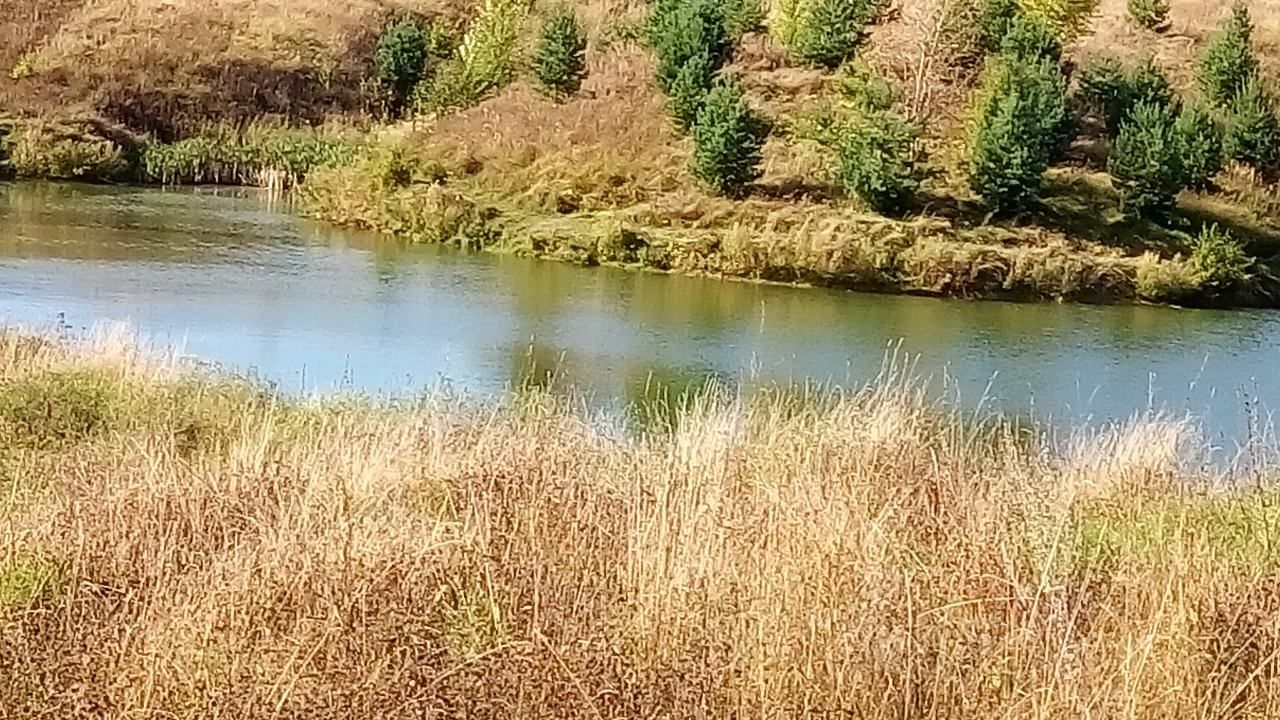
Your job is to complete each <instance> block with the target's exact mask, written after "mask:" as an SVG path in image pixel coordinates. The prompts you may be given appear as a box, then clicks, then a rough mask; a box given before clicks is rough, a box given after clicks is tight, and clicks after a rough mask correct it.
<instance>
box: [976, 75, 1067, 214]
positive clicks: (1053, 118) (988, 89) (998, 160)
mask: <svg viewBox="0 0 1280 720" xmlns="http://www.w3.org/2000/svg"><path fill="white" fill-rule="evenodd" d="M974 120H975V126H974V128H973V134H972V136H971V138H970V145H971V146H970V151H971V158H970V160H971V165H970V175H969V184H970V187H971V188H972V189H973V191H974V192H976V193H977V194H978V195H981V196H982V198H983V199H984V200H985V201H986V202H987V204H988V205H990V206H991V207H992V208H993V209H994V210H996V211H997V212H1009V211H1016V210H1020V209H1022V208H1024V207H1026V206H1027V205H1028V204H1030V203H1031V201H1033V200H1034V199H1035V198H1036V197H1037V195H1038V193H1039V190H1040V185H1041V181H1042V178H1043V175H1044V172H1045V170H1046V169H1047V168H1048V166H1049V163H1050V162H1051V161H1052V160H1053V159H1054V157H1055V155H1056V154H1057V153H1059V152H1061V149H1062V145H1063V138H1064V135H1063V133H1064V128H1066V127H1068V126H1069V124H1070V115H1069V113H1068V112H1067V105H1066V78H1065V77H1064V76H1063V75H1062V71H1061V68H1060V67H1059V66H1058V64H1057V63H1055V62H1052V61H1049V60H1041V61H1039V62H1036V63H1023V62H1019V61H1017V60H1013V59H1009V58H996V59H995V60H994V61H993V62H992V63H991V64H989V65H988V67H987V70H986V72H985V75H984V78H983V85H982V88H981V90H980V94H979V100H978V104H977V108H976V117H975V119H974Z"/></svg>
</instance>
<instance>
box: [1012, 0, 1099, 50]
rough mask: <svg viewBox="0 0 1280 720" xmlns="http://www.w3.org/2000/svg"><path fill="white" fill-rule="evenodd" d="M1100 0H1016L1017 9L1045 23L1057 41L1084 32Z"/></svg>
mask: <svg viewBox="0 0 1280 720" xmlns="http://www.w3.org/2000/svg"><path fill="white" fill-rule="evenodd" d="M1099 1H1100V0H1018V7H1019V9H1020V10H1021V11H1022V12H1023V13H1025V14H1026V15H1029V16H1031V17H1034V18H1036V19H1038V20H1040V21H1041V22H1043V23H1044V24H1045V26H1047V27H1048V28H1049V30H1050V31H1052V32H1053V34H1054V36H1055V37H1057V38H1058V40H1059V42H1063V43H1066V42H1070V41H1072V40H1075V39H1076V38H1078V37H1080V36H1081V35H1083V34H1084V32H1085V31H1086V30H1087V29H1088V27H1089V21H1090V20H1091V19H1092V18H1093V15H1094V13H1096V12H1097V10H1098V3H1099Z"/></svg>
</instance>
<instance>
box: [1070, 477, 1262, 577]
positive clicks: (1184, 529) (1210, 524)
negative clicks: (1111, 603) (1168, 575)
mask: <svg viewBox="0 0 1280 720" xmlns="http://www.w3.org/2000/svg"><path fill="white" fill-rule="evenodd" d="M1193 549H1194V550H1195V552H1194V553H1192V552H1191V551H1192V550H1193ZM1184 551H1185V553H1186V554H1187V555H1192V554H1194V555H1195V556H1196V557H1200V558H1204V557H1212V558H1214V560H1215V561H1217V562H1221V563H1223V564H1224V565H1228V566H1230V567H1240V568H1251V569H1255V570H1256V569H1259V568H1268V569H1276V568H1280V493H1277V492H1275V491H1269V492H1247V493H1238V494H1236V493H1233V494H1229V495H1222V496H1198V497H1190V498H1181V499H1180V498H1169V499H1165V500H1159V501H1156V502H1153V503H1150V504H1145V505H1142V506H1140V507H1136V508H1123V509H1117V508H1112V509H1105V510H1096V511H1090V512H1087V513H1086V514H1085V515H1084V516H1083V517H1081V518H1080V519H1079V520H1078V522H1077V524H1076V531H1075V534H1074V547H1073V553H1074V554H1073V557H1074V565H1075V567H1076V569H1077V570H1092V571H1094V572H1095V573H1096V572H1098V571H1102V572H1109V571H1110V570H1113V569H1115V568H1117V567H1120V566H1124V565H1131V564H1138V565H1152V564H1163V563H1167V562H1170V561H1171V560H1172V559H1173V558H1175V557H1177V555H1178V554H1179V553H1181V552H1184Z"/></svg>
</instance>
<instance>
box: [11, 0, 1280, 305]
mask: <svg viewBox="0 0 1280 720" xmlns="http://www.w3.org/2000/svg"><path fill="white" fill-rule="evenodd" d="M224 1H229V0H215V2H224ZM1117 2H1118V0H950V1H948V2H944V3H941V4H938V5H936V6H935V4H931V3H930V2H928V0H913V2H909V3H907V4H906V6H905V7H904V8H903V13H902V14H901V15H899V14H897V11H896V10H894V9H892V8H891V7H890V6H889V4H886V3H882V2H878V0H777V2H772V3H766V2H760V1H758V0H734V1H733V2H712V1H711V0H653V1H652V2H648V3H644V4H643V6H638V5H637V4H636V3H630V2H625V1H624V0H602V2H597V3H587V4H584V3H546V4H543V3H535V2H532V1H531V0H485V1H484V2H477V3H461V4H460V5H461V6H465V7H462V8H460V7H455V5H457V4H449V7H448V8H445V7H443V6H441V5H437V4H434V3H433V2H429V0H422V3H423V4H422V5H420V6H417V5H415V4H414V3H408V4H406V5H404V6H402V7H400V8H398V9H397V11H396V12H395V13H394V14H391V13H389V12H383V13H382V14H377V13H374V14H368V13H366V14H364V15H359V19H360V20H361V22H362V23H363V24H362V25H360V26H359V28H360V31H361V32H362V33H363V36H362V37H363V38H364V39H363V40H361V43H360V48H356V47H355V46H354V45H353V46H348V47H347V49H346V50H345V52H346V55H344V60H343V63H345V64H343V65H342V67H344V68H345V69H344V70H343V72H344V73H346V74H345V75H342V74H330V75H328V76H326V79H325V82H327V83H330V84H331V85H332V84H342V85H344V86H345V88H346V90H343V91H336V90H335V91H333V92H330V93H329V94H328V95H327V97H331V98H336V97H337V96H339V95H343V93H344V92H345V93H348V94H347V95H345V96H344V97H346V98H347V99H346V100H342V103H346V106H345V108H343V109H342V112H340V113H339V114H338V115H337V116H336V117H335V116H333V115H332V114H331V115H330V118H331V122H330V123H328V124H327V125H321V124H320V123H319V122H318V121H319V119H320V118H318V117H317V116H316V115H315V113H313V112H312V110H314V107H313V106H312V105H307V106H305V107H304V106H303V105H301V104H300V105H297V106H296V107H295V108H292V109H290V108H285V110H284V112H283V113H276V112H274V111H273V110H272V109H271V108H268V107H265V106H263V107H247V106H246V107H243V108H238V109H237V110H236V111H235V112H232V113H229V114H230V115H231V116H232V121H231V122H227V118H225V117H216V116H213V115H212V114H210V115H209V116H206V117H205V118H204V119H203V120H201V119H199V118H198V114H194V115H193V114H191V113H189V112H187V111H186V110H184V112H183V114H182V115H181V118H180V119H181V122H178V121H177V120H178V119H179V118H178V117H177V116H174V118H171V119H173V120H174V121H173V122H154V120H155V118H154V117H153V115H155V113H154V112H152V110H155V108H152V109H151V110H148V113H149V114H148V116H147V117H148V118H149V119H147V120H146V121H140V120H139V119H138V118H137V117H134V116H133V115H130V114H129V113H121V112H116V111H115V110H113V109H112V108H117V109H118V107H117V106H120V105H121V104H120V103H116V104H115V105H111V104H99V106H98V114H97V115H90V116H78V117H56V116H50V115H49V114H48V113H45V114H42V115H33V114H31V113H30V112H29V111H21V105H22V103H21V102H18V103H15V106H17V107H19V110H20V111H21V112H19V114H18V115H17V116H16V117H14V118H10V119H9V120H7V121H2V122H0V128H8V130H7V139H4V140H0V148H3V150H0V158H4V159H3V160H0V162H2V163H3V168H4V169H6V170H7V171H8V172H9V173H11V174H18V175H23V176H46V177H66V178H81V179H105V180H128V179H141V180H148V181H160V182H200V181H216V182H250V183H273V184H286V185H287V184H295V183H298V182H301V181H304V180H305V179H306V178H308V177H309V176H312V175H314V176H315V177H314V182H309V183H307V184H308V185H310V187H309V188H307V189H306V190H305V193H304V199H305V200H306V201H307V203H306V204H307V206H308V207H309V208H310V211H311V212H314V213H316V214H318V215H322V216H324V217H327V218H329V219H332V220H337V221H341V222H355V223H360V224H364V225H368V226H371V227H374V228H376V229H380V230H386V231H391V232H397V233H402V234H406V235H410V236H414V237H417V238H418V239H434V240H448V241H456V242H458V243H459V244H462V245H467V246H482V247H493V248H504V249H509V250H516V251H521V252H530V253H534V254H539V255H546V256H555V257H563V258H568V259H574V260H578V261H584V262H623V263H640V264H645V265H649V266H652V267H657V268H661V269H675V270H684V271H699V272H714V273H723V274H730V275H741V276H747V277H756V278H765V279H771V280H783V281H793V282H794V281H801V282H816V283H821V284H835V285H842V286H848V287H860V288H869V289H883V290H893V289H897V290H908V291H913V292H933V293H941V294H961V295H978V296H1003V297H1020V298H1023V297H1031V298H1046V297H1050V298H1068V299H1083V300H1133V299H1138V300H1147V301H1158V302H1183V303H1185V302H1214V303H1224V304H1257V305H1273V304H1277V303H1280V280H1277V278H1276V277H1275V275H1274V273H1273V270H1272V268H1273V263H1272V259H1273V257H1275V256H1276V255H1277V253H1278V252H1280V221H1277V220H1276V216H1277V214H1278V213H1277V212H1276V211H1277V210H1278V209H1280V190H1277V187H1276V185H1275V183H1276V181H1277V178H1278V176H1280V119H1278V118H1277V114H1276V106H1275V99H1274V97H1273V93H1272V87H1273V83H1272V78H1273V76H1272V75H1271V74H1269V73H1270V58H1268V57H1266V56H1265V55H1260V54H1259V53H1260V48H1262V47H1264V46H1265V44H1264V43H1260V42H1259V40H1258V37H1257V35H1258V33H1259V32H1263V33H1272V32H1273V25H1272V22H1271V19H1270V17H1268V18H1266V19H1265V20H1264V22H1263V24H1262V25H1261V26H1259V25H1258V15H1257V13H1253V12H1251V11H1250V9H1249V7H1248V6H1247V5H1246V4H1243V3H1241V4H1238V5H1236V6H1235V7H1234V8H1232V9H1230V10H1229V11H1224V12H1223V13H1222V14H1220V15H1219V16H1217V18H1216V19H1215V20H1214V22H1215V25H1214V26H1213V27H1204V30H1203V33H1202V40H1201V42H1200V43H1198V44H1197V45H1196V46H1195V47H1193V48H1191V51H1192V52H1191V53H1190V54H1188V55H1187V56H1185V57H1183V58H1182V59H1181V61H1179V62H1178V63H1177V64H1171V63H1170V62H1168V61H1167V59H1166V60H1157V59H1156V58H1157V57H1164V56H1165V55H1167V53H1164V54H1163V55H1160V56H1158V55H1156V54H1155V53H1147V54H1138V55H1135V54H1134V53H1132V52H1126V53H1115V52H1109V51H1102V52H1099V51H1098V50H1099V48H1098V47H1097V46H1096V44H1091V43H1093V42H1094V41H1093V38H1094V37H1097V36H1102V35H1104V34H1105V33H1107V32H1111V33H1114V32H1117V31H1120V32H1124V33H1127V34H1128V36H1127V37H1126V42H1132V43H1134V44H1147V45H1148V46H1150V45H1151V44H1152V43H1155V44H1160V43H1161V42H1162V41H1161V40H1160V39H1159V38H1160V36H1159V33H1162V32H1165V31H1167V30H1168V28H1169V27H1170V23H1172V22H1176V21H1182V22H1184V23H1185V22H1188V21H1189V20H1188V12H1189V9H1188V8H1185V7H1183V6H1182V5H1181V4H1177V3H1175V4H1173V5H1171V4H1169V3H1167V2H1164V1H1163V0H1133V1H1132V2H1129V1H1128V0H1125V2H1123V3H1119V4H1116V3H1117ZM1113 5H1115V7H1112V6H1113ZM299 7H306V6H299ZM360 8H363V5H362V4H361V3H356V4H355V6H353V9H349V10H347V11H344V12H348V11H349V12H350V13H353V14H355V13H356V11H357V9H360ZM67 12H68V13H70V14H71V16H72V17H73V18H74V16H75V15H74V13H75V11H74V8H72V9H68V10H67ZM361 12H363V10H361ZM370 12H372V11H370ZM1203 15H1204V13H1200V14H1199V15H1197V16H1195V18H1194V22H1200V21H1202V17H1201V16H1203ZM34 17H43V15H37V16H34ZM58 17H61V18H63V21H64V22H68V26H69V27H70V26H75V25H74V22H72V21H67V20H66V19H65V17H63V16H58ZM353 17H354V15H353ZM1112 18H1116V21H1114V22H1113V20H1112ZM370 21H372V22H370ZM9 34H11V35H12V34H14V33H13V32H12V31H10V33H9ZM19 36H21V35H19ZM1268 37H1271V35H1268ZM1153 38H1154V39H1153ZM68 42H69V41H68ZM895 43H897V44H895ZM1081 48H1088V49H1090V51H1089V52H1084V51H1082V50H1081ZM1104 50H1111V48H1105V49H1104ZM60 52H62V46H61V45H60V44H59V42H54V41H52V40H50V41H46V42H44V43H35V44H30V43H28V45H27V49H26V51H25V52H24V53H23V54H21V55H19V56H17V57H16V59H14V63H15V64H14V67H13V69H12V72H11V73H10V80H9V81H8V83H9V88H8V90H7V95H8V96H13V94H14V88H33V87H34V83H36V82H38V81H39V80H40V79H41V78H42V77H43V78H46V79H47V80H49V81H52V79H53V78H54V75H53V74H52V73H51V72H46V71H45V70H43V69H42V68H46V67H52V66H53V65H54V64H55V62H56V58H58V57H61V56H60V54H59V53H60ZM228 62H229V60H228ZM326 62H328V61H326ZM330 66H331V67H338V66H337V65H333V64H332V63H330ZM307 72H311V71H310V70H308V71H307ZM1189 75H1190V76H1194V81H1189V80H1188V76H1189ZM1171 76H1173V77H1174V78H1175V79H1170V78H1171ZM353 78H358V79H353ZM202 87H217V83H216V82H215V83H213V84H212V85H209V84H208V83H206V84H205V85H202ZM527 87H533V88H535V89H536V90H537V92H538V93H539V94H541V95H543V96H545V97H546V98H547V100H548V101H550V102H549V103H547V102H543V101H541V100H539V99H536V98H533V97H530V95H529V93H528V91H527V89H526V88H527ZM655 92H656V93H657V95H655V94H654V93H655ZM335 93H336V94H335ZM317 97H319V96H317ZM352 98H355V100H354V101H352V100H351V99H352ZM659 98H660V99H659ZM117 99H118V98H117ZM655 101H656V103H655ZM130 102H132V101H130ZM126 104H128V103H126ZM657 105H660V106H661V109H659V108H658V107H657ZM130 106H131V107H139V106H137V104H136V103H133V105H130ZM184 107H186V108H187V109H188V110H190V109H191V108H194V107H195V106H194V105H186V106H184ZM276 107H277V108H278V107H279V103H276ZM332 108H333V109H338V106H337V105H334V106H332ZM242 111H243V112H242ZM160 115H162V116H163V115H164V113H163V112H162V113H160ZM664 115H665V118H664V117H663V116H664ZM235 117H250V118H258V119H259V120H258V121H256V122H250V123H245V122H238V121H235V120H234V118H235ZM396 118H404V119H406V120H408V121H409V122H408V123H406V124H403V125H399V126H393V127H392V128H391V131H390V132H385V133H384V132H380V131H377V130H376V129H374V126H375V124H376V123H379V122H394V121H395V119H396ZM953 118H960V119H961V120H960V121H959V122H957V121H956V120H954V119H953ZM624 119H625V120H626V121H627V127H625V128H624V127H623V124H622V123H623V120H624ZM300 124H301V125H307V126H309V128H301V129H297V130H289V129H281V128H289V127H296V126H298V125H300ZM343 126H346V128H348V129H339V128H341V127H343ZM352 126H354V128H355V129H350V128H352ZM264 128H266V129H264ZM606 128H613V130H612V131H608V130H606ZM370 131H372V132H370ZM307 135H310V136H311V137H310V138H308V137H307ZM361 135H367V137H368V138H369V139H367V140H361V139H360V137H359V136H361ZM268 136H272V139H270V140H267V139H266V138H267V137H268ZM628 143H632V144H628ZM388 162H391V163H392V165H388V164H387V163H388ZM316 171H319V172H316ZM387 178H394V181H392V182H387V181H386V179H387ZM717 196H719V197H717ZM411 216H412V217H411ZM1213 225H1216V226H1217V227H1218V228H1219V230H1218V232H1221V233H1223V234H1224V235H1225V236H1227V237H1230V238H1233V240H1231V241H1232V242H1236V243H1238V244H1239V245H1240V247H1241V249H1242V251H1243V252H1245V253H1246V254H1247V255H1248V256H1249V257H1250V258H1252V262H1251V264H1250V268H1251V269H1250V271H1249V273H1247V275H1246V277H1245V278H1244V279H1243V280H1242V281H1241V282H1238V283H1235V284H1234V285H1233V289H1232V291H1231V292H1230V293H1225V294H1224V293H1223V292H1221V291H1220V290H1219V289H1215V288H1213V287H1212V282H1211V281H1210V279H1209V276H1208V275H1206V274H1205V273H1204V272H1202V271H1201V270H1199V269H1197V268H1198V265H1197V264H1196V263H1193V262H1192V254H1193V252H1194V250H1195V248H1196V247H1197V238H1198V237H1199V236H1200V235H1201V231H1202V230H1203V229H1205V228H1208V227H1210V226H1213ZM457 233H462V234H461V235H457ZM571 236H576V237H573V239H569V238H570V237H571ZM619 238H623V239H622V240H619ZM752 238H754V239H752ZM833 243H834V244H833ZM948 243H949V244H948Z"/></svg>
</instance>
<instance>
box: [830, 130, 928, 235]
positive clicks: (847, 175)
mask: <svg viewBox="0 0 1280 720" xmlns="http://www.w3.org/2000/svg"><path fill="white" fill-rule="evenodd" d="M835 132H836V137H835V138H834V141H835V150H836V154H837V158H838V160H839V167H838V170H837V173H836V179H837V180H838V181H839V183H840V186H841V187H843V188H844V190H845V192H848V193H850V194H853V195H856V196H858V197H859V198H861V199H862V200H863V201H864V202H866V203H867V205H869V206H870V207H871V208H872V209H874V210H876V211H877V212H882V213H886V214H891V213H898V212H901V211H902V210H903V209H904V208H905V207H906V205H907V203H908V202H909V201H910V200H911V197H912V196H913V195H914V194H915V192H916V190H917V189H918V188H919V187H920V176H919V172H918V170H917V167H916V163H915V152H914V148H915V143H916V138H917V136H918V130H917V129H916V128H915V127H914V126H913V125H911V124H910V123H908V122H907V121H906V120H905V119H903V118H902V117H901V116H899V115H898V114H896V113H893V112H889V111H882V110H870V111H866V112H863V113H860V114H858V115H855V116H854V118H852V119H851V120H850V121H849V122H847V123H846V124H843V125H842V126H839V127H837V128H836V129H835Z"/></svg>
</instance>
